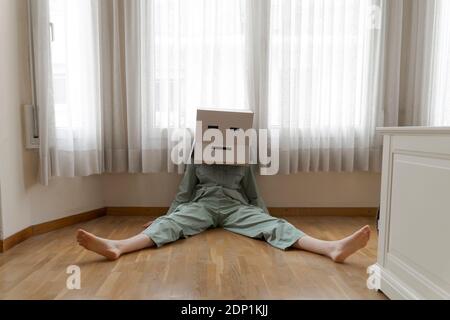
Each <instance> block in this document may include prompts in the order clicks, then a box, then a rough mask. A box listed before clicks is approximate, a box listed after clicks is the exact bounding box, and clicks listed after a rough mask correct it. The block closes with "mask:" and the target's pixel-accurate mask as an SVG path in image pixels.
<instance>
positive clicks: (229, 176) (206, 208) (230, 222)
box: [77, 164, 371, 263]
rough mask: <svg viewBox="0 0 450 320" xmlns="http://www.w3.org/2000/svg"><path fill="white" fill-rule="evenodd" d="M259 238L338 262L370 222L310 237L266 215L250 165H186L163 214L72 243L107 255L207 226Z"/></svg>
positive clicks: (361, 242)
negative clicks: (344, 233) (345, 232)
mask: <svg viewBox="0 0 450 320" xmlns="http://www.w3.org/2000/svg"><path fill="white" fill-rule="evenodd" d="M218 227H220V228H224V229H225V230H228V231H231V232H234V233H237V234H240V235H243V236H247V237H251V238H256V239H264V240H265V241H267V242H268V243H269V244H270V245H272V246H273V247H275V248H278V249H281V250H286V249H288V248H295V249H300V250H305V251H309V252H313V253H317V254H321V255H324V256H326V257H329V258H330V259H332V260H333V261H335V262H338V263H342V262H344V260H346V259H347V258H348V257H349V256H350V255H352V254H353V253H355V252H356V251H358V250H359V249H362V248H364V247H365V246H366V245H367V242H368V241H369V238H370V232H371V231H370V227H369V226H364V227H362V228H361V229H359V230H358V231H356V232H355V233H353V234H352V235H350V236H348V237H346V238H344V239H341V240H336V241H324V240H319V239H315V238H313V237H311V236H309V235H306V234H305V233H304V232H302V231H300V230H299V229H297V228H296V227H294V226H293V225H292V224H290V223H289V222H287V221H286V220H283V219H278V218H275V217H273V216H271V215H270V214H269V212H268V210H267V208H266V206H265V205H264V202H263V200H262V199H261V197H260V195H259V192H258V189H257V185H256V180H255V175H254V169H253V167H252V166H250V165H247V166H230V165H206V164H200V165H197V164H190V165H187V168H186V172H185V175H184V178H183V180H182V182H181V184H180V186H179V190H178V193H177V195H176V197H175V200H174V201H173V203H172V205H171V207H170V209H169V211H168V212H167V214H166V215H164V216H162V217H159V218H158V219H156V220H155V221H154V222H151V223H148V224H147V228H146V229H145V230H144V231H143V232H142V233H140V234H138V235H135V236H133V237H131V238H128V239H124V240H111V239H104V238H100V237H98V236H96V235H93V234H91V233H89V232H87V231H85V230H81V229H80V230H78V232H77V240H78V243H79V244H80V245H81V246H83V247H84V248H86V249H87V250H90V251H93V252H96V253H98V254H100V255H102V256H104V257H106V258H107V259H110V260H116V259H118V258H119V257H120V256H121V255H123V254H125V253H129V252H133V251H137V250H141V249H145V248H150V247H154V246H156V247H161V246H163V245H165V244H168V243H171V242H174V241H176V240H178V239H180V238H187V237H190V236H194V235H196V234H199V233H201V232H203V231H205V230H207V229H209V228H218Z"/></svg>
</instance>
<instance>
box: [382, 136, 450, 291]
mask: <svg viewBox="0 0 450 320" xmlns="http://www.w3.org/2000/svg"><path fill="white" fill-rule="evenodd" d="M377 131H378V132H379V133H381V134H383V135H384V147H383V173H382V182H381V204H380V220H379V223H378V226H379V243H378V260H377V265H376V270H377V271H378V272H379V276H380V288H381V290H382V291H383V292H384V293H385V294H386V295H387V296H388V297H389V298H391V299H450V128H425V127H423V128H413V127H410V128H408V127H404V128H380V129H378V130H377Z"/></svg>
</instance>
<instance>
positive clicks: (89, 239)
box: [77, 229, 121, 260]
mask: <svg viewBox="0 0 450 320" xmlns="http://www.w3.org/2000/svg"><path fill="white" fill-rule="evenodd" d="M77 241H78V243H79V245H80V246H82V247H84V248H86V249H87V250H90V251H93V252H95V253H98V254H100V255H102V256H104V257H105V258H107V259H109V260H116V259H118V258H119V257H120V254H121V252H120V249H119V248H118V246H117V245H116V244H115V241H114V240H108V239H103V238H99V237H97V236H95V235H93V234H92V233H89V232H86V231H84V230H82V229H80V230H78V231H77Z"/></svg>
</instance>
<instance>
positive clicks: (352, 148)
mask: <svg viewBox="0 0 450 320" xmlns="http://www.w3.org/2000/svg"><path fill="white" fill-rule="evenodd" d="M385 9H386V8H385V1H382V0H380V1H373V0H302V1H297V0H272V1H271V6H270V12H271V14H270V18H271V20H270V44H269V80H268V92H269V97H268V119H269V121H268V126H269V128H279V130H280V134H281V146H280V168H281V170H282V172H286V173H292V172H297V171H319V170H320V171H330V170H332V171H354V170H364V171H367V170H374V169H378V168H379V158H380V157H379V153H380V148H379V147H380V144H379V143H378V142H377V141H376V137H375V128H376V126H377V125H383V123H382V121H380V117H379V116H380V113H381V112H382V107H383V106H382V100H381V99H380V97H381V96H382V94H383V83H382V82H381V81H380V79H381V77H382V76H383V73H382V72H381V70H382V66H383V64H382V63H383V62H384V61H383V54H384V51H383V47H382V45H383V42H384V27H383V17H384V15H385V14H384V12H385Z"/></svg>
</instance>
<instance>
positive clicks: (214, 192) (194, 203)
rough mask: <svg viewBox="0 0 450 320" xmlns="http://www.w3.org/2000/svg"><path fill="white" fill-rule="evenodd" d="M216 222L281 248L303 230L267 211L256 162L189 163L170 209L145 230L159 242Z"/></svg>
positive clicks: (217, 224)
mask: <svg viewBox="0 0 450 320" xmlns="http://www.w3.org/2000/svg"><path fill="white" fill-rule="evenodd" d="M217 227H221V228H224V229H225V230H228V231H231V232H234V233H237V234H240V235H243V236H247V237H251V238H255V239H264V240H265V241H267V242H268V243H269V244H271V245H272V246H274V247H275V248H278V249H282V250H285V249H287V248H289V247H290V246H292V245H293V244H294V243H295V242H296V241H297V240H299V239H300V238H301V237H303V236H304V235H305V234H304V233H303V232H302V231H300V230H298V229H297V228H295V227H294V226H293V225H292V224H290V223H289V222H287V221H286V220H283V219H278V218H275V217H272V216H271V215H270V214H269V212H268V210H267V208H266V206H265V205H264V202H263V201H262V199H261V197H260V196H259V193H258V189H257V186H256V180H255V175H254V172H253V167H252V166H228V165H188V166H187V168H186V172H185V175H184V178H183V180H182V181H181V184H180V186H179V189H178V193H177V195H176V197H175V200H174V201H173V203H172V205H171V207H170V209H169V211H168V213H167V214H166V215H165V216H162V217H160V218H158V219H157V220H155V221H154V222H153V223H152V224H151V225H150V226H149V227H148V228H147V229H146V230H144V231H143V233H144V234H145V235H147V236H148V237H150V239H152V241H153V242H154V243H155V244H156V245H157V246H158V247H161V246H163V245H165V244H167V243H170V242H174V241H176V240H178V239H180V238H187V237H189V236H193V235H196V234H199V233H200V232H203V231H205V230H207V229H209V228H217Z"/></svg>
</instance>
